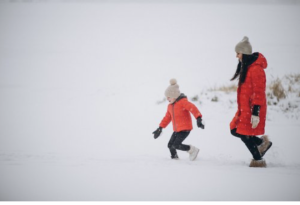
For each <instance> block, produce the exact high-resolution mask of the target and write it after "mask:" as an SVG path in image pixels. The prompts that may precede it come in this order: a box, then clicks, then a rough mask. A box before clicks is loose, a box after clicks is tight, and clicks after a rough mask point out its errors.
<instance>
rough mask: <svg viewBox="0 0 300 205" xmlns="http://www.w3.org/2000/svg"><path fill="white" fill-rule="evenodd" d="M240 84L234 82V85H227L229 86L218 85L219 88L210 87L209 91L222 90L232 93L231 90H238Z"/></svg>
mask: <svg viewBox="0 0 300 205" xmlns="http://www.w3.org/2000/svg"><path fill="white" fill-rule="evenodd" d="M237 88H238V86H237V85H235V84H232V85H227V86H221V87H218V88H216V87H215V88H210V89H208V91H222V92H225V93H230V92H236V90H237Z"/></svg>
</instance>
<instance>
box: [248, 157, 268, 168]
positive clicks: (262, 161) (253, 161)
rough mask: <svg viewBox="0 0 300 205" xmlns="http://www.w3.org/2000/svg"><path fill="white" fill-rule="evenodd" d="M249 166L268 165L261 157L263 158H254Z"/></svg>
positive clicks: (263, 166)
mask: <svg viewBox="0 0 300 205" xmlns="http://www.w3.org/2000/svg"><path fill="white" fill-rule="evenodd" d="M249 167H262V168H265V167H267V163H266V161H265V160H264V159H261V160H255V159H252V161H251V163H250V165H249Z"/></svg>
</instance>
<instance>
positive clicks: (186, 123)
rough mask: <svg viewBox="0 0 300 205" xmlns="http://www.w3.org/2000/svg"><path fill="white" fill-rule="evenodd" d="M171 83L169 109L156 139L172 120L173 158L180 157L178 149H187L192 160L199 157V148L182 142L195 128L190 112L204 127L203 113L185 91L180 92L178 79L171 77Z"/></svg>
mask: <svg viewBox="0 0 300 205" xmlns="http://www.w3.org/2000/svg"><path fill="white" fill-rule="evenodd" d="M170 84H171V85H170V86H169V87H168V88H167V89H166V91H165V96H166V97H167V99H168V101H169V105H168V110H167V113H166V116H165V117H164V118H163V120H162V121H161V123H160V125H159V128H158V129H157V130H155V131H154V132H153V134H154V139H156V138H158V137H159V135H160V134H161V132H162V128H165V127H167V126H168V124H169V123H170V122H171V121H172V123H173V130H174V133H173V134H172V136H171V139H170V141H169V143H168V148H169V149H170V152H171V159H178V155H177V152H176V150H182V151H187V152H188V153H189V154H190V160H191V161H193V160H195V159H196V158H197V155H198V153H199V149H198V148H196V147H194V146H191V145H185V144H182V142H183V141H184V140H185V139H186V138H187V136H188V135H189V134H190V131H191V130H192V129H193V126H192V118H191V115H190V112H191V113H192V114H193V115H194V117H195V118H196V119H197V126H198V127H201V128H202V129H204V125H203V124H202V119H201V117H202V115H201V113H200V112H199V110H198V109H197V107H196V106H195V105H194V104H193V103H191V102H189V101H188V100H187V97H186V96H185V95H184V94H183V93H180V91H179V86H178V84H177V81H176V79H171V80H170Z"/></svg>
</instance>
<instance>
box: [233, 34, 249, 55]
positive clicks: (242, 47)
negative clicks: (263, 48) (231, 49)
mask: <svg viewBox="0 0 300 205" xmlns="http://www.w3.org/2000/svg"><path fill="white" fill-rule="evenodd" d="M235 52H237V53H242V54H246V55H251V54H252V46H251V44H250V42H249V38H248V37H247V36H245V37H244V38H243V40H242V41H240V42H239V43H238V44H237V45H236V46H235Z"/></svg>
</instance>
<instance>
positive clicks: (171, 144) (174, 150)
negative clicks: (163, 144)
mask: <svg viewBox="0 0 300 205" xmlns="http://www.w3.org/2000/svg"><path fill="white" fill-rule="evenodd" d="M175 139H176V132H173V134H172V136H171V139H170V141H169V143H168V148H169V149H170V152H171V157H174V156H175V155H176V154H177V152H176V149H175V148H174V147H173V144H174V141H175Z"/></svg>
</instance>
